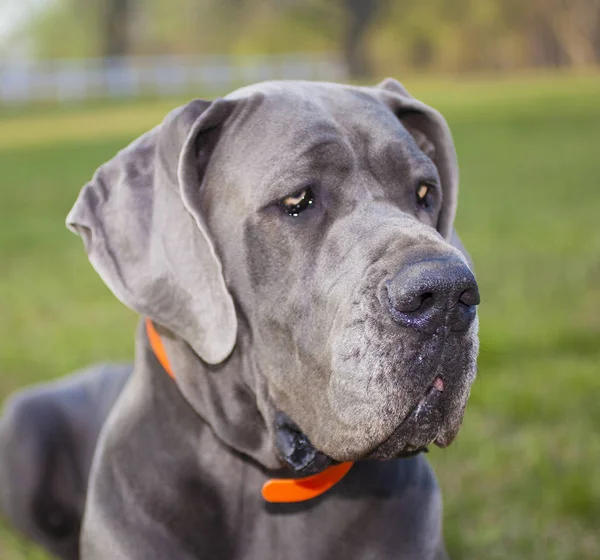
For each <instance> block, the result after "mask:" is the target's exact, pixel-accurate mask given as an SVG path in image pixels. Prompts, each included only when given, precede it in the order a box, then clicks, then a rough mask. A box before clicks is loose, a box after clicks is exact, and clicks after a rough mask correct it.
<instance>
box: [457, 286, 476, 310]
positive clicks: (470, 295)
mask: <svg viewBox="0 0 600 560" xmlns="http://www.w3.org/2000/svg"><path fill="white" fill-rule="evenodd" d="M458 303H461V304H462V305H465V306H467V307H473V306H475V305H479V291H478V290H477V289H475V288H468V289H467V290H465V291H464V292H463V293H462V294H460V297H459V298H458Z"/></svg>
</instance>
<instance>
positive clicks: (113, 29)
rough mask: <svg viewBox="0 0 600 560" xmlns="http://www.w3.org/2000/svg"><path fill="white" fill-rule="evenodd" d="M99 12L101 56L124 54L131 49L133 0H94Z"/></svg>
mask: <svg viewBox="0 0 600 560" xmlns="http://www.w3.org/2000/svg"><path fill="white" fill-rule="evenodd" d="M96 2H97V4H98V9H99V12H100V21H101V36H102V47H101V48H102V52H101V53H100V54H101V55H102V56H104V57H107V58H112V57H116V56H125V55H126V54H128V53H129V52H130V49H131V40H130V36H131V17H132V14H133V3H134V0H96Z"/></svg>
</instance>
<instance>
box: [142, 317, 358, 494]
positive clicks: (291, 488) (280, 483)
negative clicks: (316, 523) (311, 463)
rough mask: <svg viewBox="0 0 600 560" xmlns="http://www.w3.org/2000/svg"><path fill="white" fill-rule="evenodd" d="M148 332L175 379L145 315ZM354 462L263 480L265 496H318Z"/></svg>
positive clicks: (151, 344)
mask: <svg viewBox="0 0 600 560" xmlns="http://www.w3.org/2000/svg"><path fill="white" fill-rule="evenodd" d="M146 335H147V336H148V341H149V342H150V347H151V348H152V351H153V352H154V355H155V356H156V359H157V360H158V361H159V363H160V365H161V366H162V367H163V369H164V370H165V371H166V372H167V373H168V374H169V376H170V377H171V379H173V380H174V379H175V374H174V373H173V369H172V368H171V363H170V362H169V358H168V357H167V352H166V351H165V347H164V345H163V343H162V340H161V339H160V335H159V334H158V332H156V329H155V328H154V324H153V323H152V321H151V320H150V319H146ZM352 465H353V463H351V462H347V463H340V464H339V465H333V466H332V467H328V468H326V469H325V470H324V471H323V472H320V473H319V474H314V475H312V476H307V477H305V478H272V479H271V480H267V482H265V483H264V485H263V487H262V496H263V498H264V499H265V501H267V502H272V503H282V502H283V503H291V502H304V501H306V500H310V499H312V498H316V497H317V496H320V495H321V494H323V493H324V492H327V490H329V489H330V488H332V487H333V486H335V485H336V484H337V483H338V482H339V481H340V480H342V478H344V476H346V474H347V473H348V471H349V470H350V468H351V467H352Z"/></svg>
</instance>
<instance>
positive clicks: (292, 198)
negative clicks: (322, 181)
mask: <svg viewBox="0 0 600 560" xmlns="http://www.w3.org/2000/svg"><path fill="white" fill-rule="evenodd" d="M314 200H315V197H314V195H313V192H312V189H311V188H310V187H307V188H305V189H302V190H301V191H298V192H295V193H294V194H291V195H289V196H286V197H285V198H282V199H281V200H280V201H279V204H280V205H281V207H282V208H283V209H284V210H285V211H286V212H287V213H288V214H289V215H290V216H297V215H298V214H300V212H303V211H304V210H306V209H307V208H308V207H309V206H310V205H311V204H312V203H313V202H314Z"/></svg>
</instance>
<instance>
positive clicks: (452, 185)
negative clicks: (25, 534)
mask: <svg viewBox="0 0 600 560" xmlns="http://www.w3.org/2000/svg"><path fill="white" fill-rule="evenodd" d="M377 90H378V91H379V92H380V93H382V94H383V95H381V96H380V98H381V99H382V101H383V102H384V103H386V104H387V105H388V106H389V107H390V108H391V109H392V111H393V112H394V113H395V114H396V115H397V116H398V118H399V119H400V120H401V121H402V124H403V125H404V126H405V128H406V129H407V130H408V131H409V132H410V133H411V134H412V136H413V137H414V139H415V141H416V142H417V144H418V146H419V147H420V148H421V150H423V152H425V154H426V155H427V156H428V157H429V158H430V159H431V160H432V161H433V162H434V163H435V165H436V167H437V168H438V173H439V175H440V180H441V182H442V199H443V201H442V210H441V213H440V216H439V219H438V223H437V230H438V231H439V232H440V233H441V234H442V235H443V236H444V238H445V239H446V240H448V241H450V238H451V235H452V224H453V223H454V216H455V214H456V205H457V199H458V163H457V161H456V151H455V149H454V142H453V141H452V135H451V134H450V129H449V128H448V124H447V123H446V121H445V120H444V117H442V115H440V113H438V112H437V111H436V110H435V109H432V108H431V107H429V106H427V105H425V104H424V103H422V102H421V101H418V100H417V99H415V98H414V97H412V96H411V95H410V94H409V93H408V91H406V89H405V88H404V86H403V85H402V84H401V83H400V82H398V81H396V80H394V79H392V78H387V79H385V80H384V81H383V82H381V83H380V84H379V85H378V86H377Z"/></svg>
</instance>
